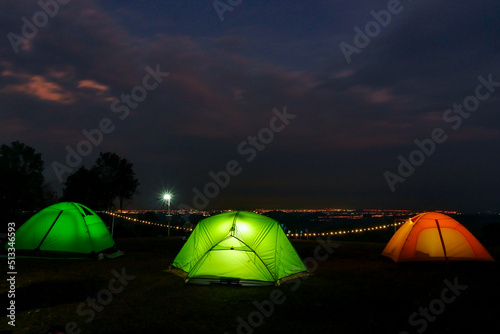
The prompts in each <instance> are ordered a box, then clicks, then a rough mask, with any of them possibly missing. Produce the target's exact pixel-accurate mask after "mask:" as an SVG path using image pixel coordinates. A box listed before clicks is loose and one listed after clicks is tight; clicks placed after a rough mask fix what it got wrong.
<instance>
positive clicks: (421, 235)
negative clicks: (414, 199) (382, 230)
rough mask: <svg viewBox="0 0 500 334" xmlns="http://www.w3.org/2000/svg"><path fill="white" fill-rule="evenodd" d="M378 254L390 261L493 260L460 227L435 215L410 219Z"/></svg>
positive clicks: (444, 216)
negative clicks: (380, 253)
mask: <svg viewBox="0 0 500 334" xmlns="http://www.w3.org/2000/svg"><path fill="white" fill-rule="evenodd" d="M382 255H384V256H387V257H389V258H391V259H393V260H394V262H407V261H495V260H494V259H493V257H491V255H490V254H489V253H488V251H487V250H486V249H485V248H484V247H483V245H481V243H480V242H479V241H478V240H477V239H476V238H475V237H474V236H473V235H472V233H470V232H469V231H468V230H467V229H466V228H465V227H464V226H463V225H462V224H460V223H459V222H457V221H456V220H455V219H453V218H451V217H448V216H447V215H444V214H442V213H437V212H426V213H421V214H419V215H417V216H415V217H413V218H410V219H409V220H408V221H407V222H406V223H404V224H403V225H402V226H401V227H400V228H399V230H397V231H396V233H395V234H394V235H393V236H392V238H391V240H389V242H388V243H387V245H386V246H385V249H384V251H383V252H382Z"/></svg>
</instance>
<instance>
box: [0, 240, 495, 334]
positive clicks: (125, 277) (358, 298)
mask: <svg viewBox="0 0 500 334" xmlns="http://www.w3.org/2000/svg"><path fill="white" fill-rule="evenodd" d="M116 243H117V245H118V247H119V248H120V249H121V250H123V251H124V252H125V256H123V257H121V258H116V259H110V260H100V261H97V260H96V261H90V260H42V259H20V258H18V259H17V272H18V274H17V278H16V279H17V288H16V326H15V328H12V327H11V326H8V325H7V319H6V318H5V317H4V318H3V319H2V323H1V324H0V332H1V331H6V332H5V333H9V330H13V331H12V332H13V333H37V334H38V333H48V332H49V330H50V329H51V328H55V327H54V326H61V327H62V328H64V327H66V326H69V327H68V328H71V329H72V332H73V333H82V334H83V333H221V334H223V333H404V332H408V333H423V332H425V333H487V332H488V333H489V332H491V330H490V329H489V328H497V327H498V322H497V319H498V316H499V311H500V307H499V306H498V301H499V300H500V288H499V282H500V270H499V267H498V265H497V264H496V263H450V265H448V266H447V265H445V264H443V263H431V264H424V263H413V264H406V265H397V266H396V265H394V264H393V263H392V262H391V261H389V260H388V259H385V258H383V257H381V256H380V253H381V251H382V250H383V248H384V243H369V242H340V246H339V247H338V248H335V247H332V248H329V250H328V249H325V248H322V246H321V244H320V243H318V242H317V241H316V240H293V244H294V246H295V248H296V249H297V251H298V253H299V255H300V256H301V258H302V259H307V258H309V259H308V260H307V261H306V262H307V265H308V266H309V267H310V269H311V271H312V275H310V276H308V277H307V278H306V279H303V278H301V279H297V280H291V281H288V282H287V283H285V284H283V285H282V286H281V287H279V288H278V287H274V286H268V287H234V286H194V285H185V284H184V282H183V279H182V278H180V277H178V276H176V275H173V274H171V273H169V272H168V270H167V269H168V266H169V264H170V263H171V262H172V261H173V259H174V257H175V255H176V254H177V252H178V251H179V250H180V248H181V247H182V244H183V241H182V239H181V238H178V237H175V238H174V237H173V238H128V239H127V238H124V239H117V240H116ZM318 247H319V248H318ZM489 251H490V252H491V253H492V255H493V257H495V258H497V259H498V258H500V257H499V256H500V249H498V248H495V249H489ZM5 261H6V259H5ZM7 290H8V286H7V283H6V279H5V278H4V279H2V281H1V283H0V294H1V295H2V300H6V299H7ZM94 299H95V301H94V306H92V300H94ZM89 301H90V302H89Z"/></svg>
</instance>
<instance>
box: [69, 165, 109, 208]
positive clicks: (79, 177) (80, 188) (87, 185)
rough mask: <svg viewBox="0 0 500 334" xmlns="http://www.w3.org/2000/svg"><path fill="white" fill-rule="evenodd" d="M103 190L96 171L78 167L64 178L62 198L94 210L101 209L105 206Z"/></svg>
mask: <svg viewBox="0 0 500 334" xmlns="http://www.w3.org/2000/svg"><path fill="white" fill-rule="evenodd" d="M103 190H104V189H103V183H102V181H101V178H100V177H99V174H98V173H97V171H96V170H94V169H90V170H89V169H86V168H85V167H80V168H79V169H78V170H77V171H76V172H74V173H73V174H71V175H69V176H68V178H67V179H66V183H65V187H64V191H63V197H62V199H63V200H64V201H68V202H77V203H81V204H83V205H86V206H88V207H90V208H94V209H96V210H97V209H102V208H105V202H104V198H103V196H102V192H103Z"/></svg>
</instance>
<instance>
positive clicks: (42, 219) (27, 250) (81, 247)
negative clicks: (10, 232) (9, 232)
mask: <svg viewBox="0 0 500 334" xmlns="http://www.w3.org/2000/svg"><path fill="white" fill-rule="evenodd" d="M15 238H16V242H15V249H16V255H17V256H28V257H66V258H81V257H96V256H97V255H98V253H103V254H104V253H114V252H117V250H116V247H115V242H114V241H113V238H112V237H111V235H110V233H109V231H108V228H107V227H106V225H105V224H104V223H103V221H102V220H101V218H100V217H99V216H98V215H97V214H96V213H95V212H94V211H92V210H90V209H89V208H87V207H86V206H84V205H82V204H78V203H71V202H63V203H58V204H54V205H51V206H49V207H47V208H45V209H43V210H42V211H40V212H38V213H37V214H35V215H34V216H33V217H31V218H30V219H29V220H28V221H27V222H26V223H24V224H23V225H22V226H21V227H20V228H19V229H18V230H17V232H16V234H15ZM6 247H8V245H6ZM117 254H119V253H115V254H114V255H115V256H116V255H117ZM109 257H113V255H110V256H109Z"/></svg>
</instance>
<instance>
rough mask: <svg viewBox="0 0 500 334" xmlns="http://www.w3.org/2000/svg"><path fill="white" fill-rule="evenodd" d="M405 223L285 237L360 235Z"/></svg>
mask: <svg viewBox="0 0 500 334" xmlns="http://www.w3.org/2000/svg"><path fill="white" fill-rule="evenodd" d="M404 223H405V222H394V223H391V224H385V225H379V226H373V227H365V228H355V229H351V230H337V231H331V232H318V233H291V232H288V233H287V234H286V235H287V237H299V236H302V237H319V236H328V235H341V234H348V233H354V234H355V233H361V232H367V231H380V230H383V229H386V228H389V227H396V226H399V225H403V224H404Z"/></svg>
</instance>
